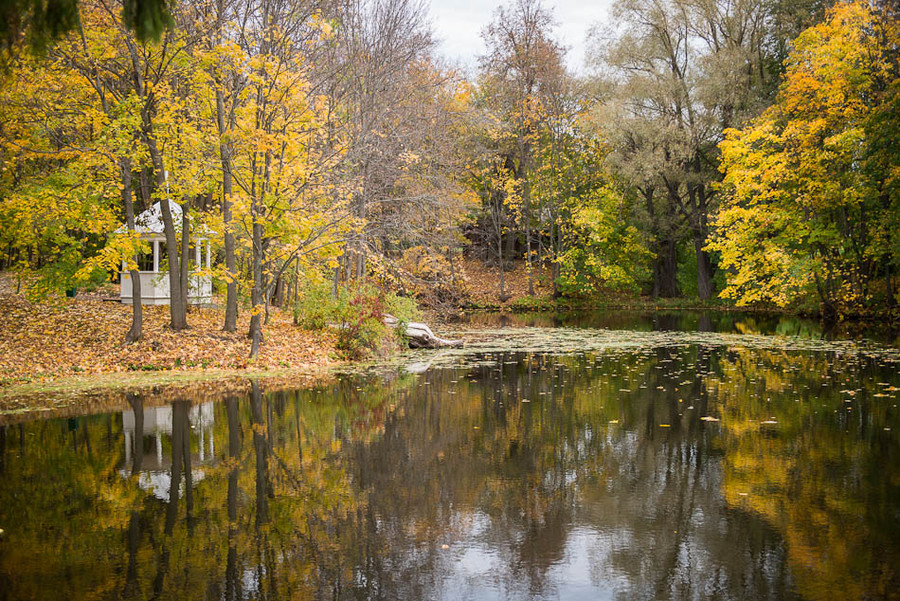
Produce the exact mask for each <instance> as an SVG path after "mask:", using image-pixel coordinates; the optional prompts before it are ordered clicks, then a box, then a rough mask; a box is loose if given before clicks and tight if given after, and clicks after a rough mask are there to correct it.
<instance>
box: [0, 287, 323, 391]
mask: <svg viewBox="0 0 900 601" xmlns="http://www.w3.org/2000/svg"><path fill="white" fill-rule="evenodd" d="M249 318H250V316H249V314H248V313H247V312H246V311H245V312H244V313H243V315H242V319H240V320H239V323H238V331H236V332H223V331H222V329H221V328H222V322H223V313H222V312H221V311H219V310H217V309H206V308H204V309H201V308H192V309H191V311H190V313H189V314H188V323H189V324H190V328H189V329H187V330H185V331H182V332H175V331H173V330H171V329H169V327H168V321H169V309H168V307H165V306H147V307H144V326H143V337H142V339H141V340H139V341H138V342H136V343H134V344H126V343H125V341H124V338H125V333H126V332H127V331H128V328H129V327H130V325H131V307H130V306H128V305H123V304H120V303H115V302H108V301H107V302H104V301H101V300H81V299H66V300H65V301H64V302H60V303H58V304H53V305H46V304H33V303H30V302H28V301H26V300H25V299H23V298H21V297H19V296H15V295H10V294H4V295H0V332H2V336H0V386H8V385H11V384H17V383H23V382H48V381H53V380H56V379H59V378H63V377H70V376H75V375H85V374H87V375H89V374H99V373H115V372H128V371H167V370H180V371H184V370H198V369H245V368H253V369H256V370H265V369H285V368H290V369H294V368H302V367H306V366H310V367H312V366H323V365H328V364H332V363H335V362H336V361H335V360H334V359H332V357H334V356H336V353H335V339H334V335H333V333H331V332H311V331H307V330H303V329H300V328H297V327H295V326H294V325H293V323H292V320H291V317H290V316H289V315H287V314H286V313H282V312H281V311H279V310H278V309H273V310H272V311H271V313H270V321H269V324H268V325H267V326H265V327H264V329H263V331H264V335H265V340H264V342H263V345H262V348H261V349H260V355H259V358H258V359H257V360H256V361H255V362H253V363H251V362H250V361H249V360H248V358H247V357H248V355H249V351H250V341H249V340H248V338H247V336H246V332H247V330H248V325H249Z"/></svg>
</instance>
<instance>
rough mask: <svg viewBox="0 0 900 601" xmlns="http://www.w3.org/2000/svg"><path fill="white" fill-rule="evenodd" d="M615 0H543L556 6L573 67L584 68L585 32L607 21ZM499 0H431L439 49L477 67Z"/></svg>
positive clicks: (558, 35) (559, 31)
mask: <svg viewBox="0 0 900 601" xmlns="http://www.w3.org/2000/svg"><path fill="white" fill-rule="evenodd" d="M611 3H612V0H544V2H543V4H544V6H545V7H547V8H552V9H553V16H554V18H555V20H556V23H557V26H556V31H555V34H556V39H557V40H558V41H559V42H561V43H562V45H563V46H565V47H566V48H568V54H567V63H568V65H569V68H570V69H572V70H573V71H578V72H582V71H583V69H584V51H585V35H586V34H587V30H588V28H589V27H590V26H591V25H593V24H595V23H598V22H605V21H606V18H607V12H608V10H609V6H610V4H611ZM505 4H508V2H500V1H496V0H488V1H484V0H482V1H478V0H431V20H432V24H433V25H434V32H435V37H437V39H438V40H439V42H440V46H439V47H440V49H441V51H442V53H443V54H444V56H446V57H447V58H448V59H450V60H452V61H455V62H459V63H460V64H462V65H463V66H466V67H469V68H472V69H474V68H475V66H476V65H477V62H476V57H477V56H478V55H479V54H483V53H484V44H483V43H482V41H481V30H482V29H483V28H484V26H485V25H487V24H488V23H489V22H490V21H491V18H492V17H493V16H494V12H495V11H496V9H497V7H498V6H502V5H505Z"/></svg>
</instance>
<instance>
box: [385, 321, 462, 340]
mask: <svg viewBox="0 0 900 601" xmlns="http://www.w3.org/2000/svg"><path fill="white" fill-rule="evenodd" d="M384 325H386V326H388V327H390V328H399V327H400V320H399V319H397V318H396V317H394V316H393V315H389V314H387V313H385V315H384ZM404 325H405V326H406V327H405V331H404V332H403V335H404V336H405V337H406V339H407V340H408V341H409V348H444V347H448V346H462V344H463V341H462V340H448V339H446V338H441V337H439V336H435V334H434V332H432V331H431V328H429V327H428V325H427V324H424V323H421V322H418V321H410V322H408V323H406V324H404Z"/></svg>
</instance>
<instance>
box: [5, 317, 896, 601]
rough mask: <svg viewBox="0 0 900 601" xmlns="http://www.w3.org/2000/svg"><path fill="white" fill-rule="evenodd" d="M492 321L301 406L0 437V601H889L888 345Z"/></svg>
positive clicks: (277, 397) (787, 329)
mask: <svg viewBox="0 0 900 601" xmlns="http://www.w3.org/2000/svg"><path fill="white" fill-rule="evenodd" d="M546 319H549V320H551V321H550V322H549V323H546V322H543V321H541V320H546ZM502 325H504V324H502V323H500V322H499V321H498V319H497V318H495V317H490V318H488V317H485V318H473V319H471V320H469V321H468V322H467V323H464V324H459V325H458V326H453V327H457V328H458V329H460V330H461V331H463V335H464V336H466V337H467V339H468V340H469V344H468V346H467V348H465V349H463V350H461V351H460V350H453V351H451V352H446V351H445V352H434V351H428V352H421V353H414V354H410V355H407V356H405V357H403V358H401V361H400V362H399V363H398V365H396V366H380V367H378V368H373V369H369V370H363V371H359V372H357V373H347V374H344V375H341V376H338V377H337V379H335V380H334V381H332V382H330V383H328V384H325V385H322V386H319V387H317V388H311V389H304V390H278V391H273V390H271V385H263V386H260V385H259V384H257V383H253V384H252V385H251V387H250V392H249V393H248V394H241V395H236V396H226V397H224V398H223V397H218V396H215V395H213V394H212V393H211V394H209V395H208V396H206V397H202V398H191V399H187V398H173V399H171V403H169V404H162V405H160V404H154V403H151V402H149V401H148V400H147V399H145V398H142V397H141V396H139V395H130V396H128V397H127V398H123V400H122V406H121V408H120V410H118V411H116V412H113V413H106V414H94V415H88V416H80V417H71V418H66V419H41V420H39V419H30V421H29V420H26V419H20V418H14V417H10V416H6V417H5V418H4V419H5V421H4V422H0V423H4V424H5V425H2V426H0V528H2V529H3V530H4V533H3V534H2V535H0V599H2V600H6V599H42V600H45V599H152V598H157V599H229V600H230V599H475V600H480V599H623V600H624V599H629V600H630V599H698V600H699V599H723V600H725V599H835V600H837V599H841V600H843V599H896V598H900V409H898V403H900V373H898V372H900V370H898V367H900V362H898V361H900V349H898V348H897V347H896V346H895V345H892V344H890V343H888V344H885V343H883V342H882V343H875V342H867V341H855V342H854V341H850V340H847V339H843V338H841V336H840V335H837V336H831V335H825V334H827V333H826V332H823V331H822V330H821V329H819V328H818V326H817V324H814V323H809V322H803V321H800V320H784V319H780V318H759V317H746V316H743V317H742V316H737V315H733V314H732V315H709V314H708V315H706V316H703V315H695V314H680V315H679V316H676V318H667V317H665V316H660V315H655V316H654V315H649V316H648V315H640V314H613V313H608V314H605V315H601V316H578V317H567V318H565V319H559V318H547V317H533V318H531V317H529V318H520V320H519V322H518V323H516V324H513V325H515V326H516V327H511V328H503V327H500V326H502ZM540 326H556V327H553V328H549V327H540ZM829 338H832V339H829ZM267 386H268V388H270V390H269V391H267V390H266V388H267ZM16 419H19V421H15V420H16Z"/></svg>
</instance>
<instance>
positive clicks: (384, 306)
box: [294, 282, 420, 359]
mask: <svg viewBox="0 0 900 601" xmlns="http://www.w3.org/2000/svg"><path fill="white" fill-rule="evenodd" d="M385 313H389V314H391V315H393V316H394V317H396V318H397V319H398V320H399V322H400V327H398V328H397V330H396V332H397V334H396V335H395V334H394V330H393V329H391V328H389V327H388V326H386V325H384V314H385ZM419 315H420V314H419V310H418V307H417V306H416V302H415V300H414V299H411V298H407V297H402V296H398V295H396V294H394V293H392V292H387V293H385V292H384V291H383V290H381V289H380V288H378V287H376V286H373V285H371V284H357V283H354V284H352V285H348V286H338V288H337V294H336V295H335V294H334V291H333V289H332V286H331V285H330V284H329V283H328V282H322V283H318V284H313V285H310V286H309V287H307V288H306V289H305V290H304V292H303V293H302V294H301V295H300V299H299V300H298V301H297V303H296V304H295V305H294V323H295V324H297V325H299V326H301V327H305V328H309V329H313V330H321V329H325V328H327V327H334V328H335V329H336V330H337V334H338V343H337V346H338V348H339V349H340V350H341V351H342V352H343V353H345V355H346V356H347V357H349V358H352V359H358V358H362V357H366V356H369V355H373V354H374V355H382V354H385V353H386V352H387V351H389V350H390V348H391V347H392V346H393V345H394V343H402V342H403V339H402V334H401V333H402V331H403V330H404V328H403V325H404V324H407V323H409V322H410V321H415V320H417V319H419Z"/></svg>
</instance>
